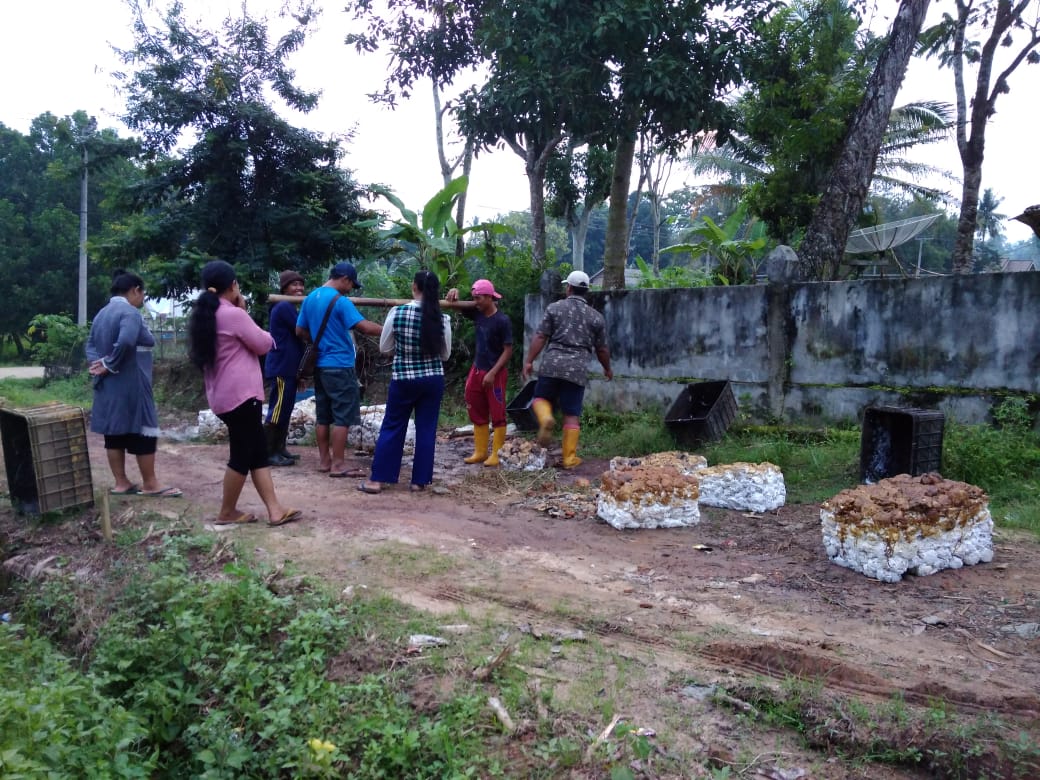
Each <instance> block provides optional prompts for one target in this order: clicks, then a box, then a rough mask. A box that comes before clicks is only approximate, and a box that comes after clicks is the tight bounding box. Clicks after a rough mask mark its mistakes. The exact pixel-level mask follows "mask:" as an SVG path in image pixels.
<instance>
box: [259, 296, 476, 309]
mask: <svg viewBox="0 0 1040 780" xmlns="http://www.w3.org/2000/svg"><path fill="white" fill-rule="evenodd" d="M305 297H306V296H303V295H281V294H280V293H272V294H270V295H268V296H267V300H269V301H271V302H273V303H279V302H281V301H289V303H303V299H304V298H305ZM348 300H349V301H350V302H351V303H353V304H354V305H355V306H378V307H381V308H384V309H389V308H390V307H391V306H403V305H404V304H406V303H411V302H412V299H411V298H354V297H350V298H348ZM476 305H477V304H476V303H475V302H474V301H441V308H442V309H472V308H475V307H476Z"/></svg>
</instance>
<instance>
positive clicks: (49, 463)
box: [0, 404, 94, 514]
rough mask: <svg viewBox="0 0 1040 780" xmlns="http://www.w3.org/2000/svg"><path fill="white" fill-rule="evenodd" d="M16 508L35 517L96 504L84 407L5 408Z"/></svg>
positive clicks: (2, 421) (0, 433)
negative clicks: (44, 513)
mask: <svg viewBox="0 0 1040 780" xmlns="http://www.w3.org/2000/svg"><path fill="white" fill-rule="evenodd" d="M0 439H2V441H3V447H4V465H5V466H6V468H7V487H8V490H9V492H10V494H11V503H12V505H14V506H15V507H16V508H17V509H18V510H19V511H22V512H28V513H32V514H42V513H43V512H53V511H57V510H59V509H68V508H70V507H76V506H83V505H85V504H93V503H94V483H93V480H92V477H91V473H90V454H89V452H88V450H87V427H86V417H85V415H84V414H83V410H82V409H80V408H79V407H78V406H67V405H65V404H51V405H48V406H38V407H32V408H28V409H0Z"/></svg>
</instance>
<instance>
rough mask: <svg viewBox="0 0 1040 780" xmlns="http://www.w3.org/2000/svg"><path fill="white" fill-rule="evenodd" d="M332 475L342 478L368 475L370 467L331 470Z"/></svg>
mask: <svg viewBox="0 0 1040 780" xmlns="http://www.w3.org/2000/svg"><path fill="white" fill-rule="evenodd" d="M329 476H330V477H335V478H336V479H342V478H343V477H367V476H368V469H343V471H330V472H329Z"/></svg>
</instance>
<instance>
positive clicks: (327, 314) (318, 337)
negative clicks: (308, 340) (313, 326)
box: [314, 293, 343, 347]
mask: <svg viewBox="0 0 1040 780" xmlns="http://www.w3.org/2000/svg"><path fill="white" fill-rule="evenodd" d="M342 297H343V293H339V294H337V295H336V297H335V298H333V299H332V303H330V304H329V308H327V309H326V310H325V316H324V317H323V318H322V320H321V325H320V326H318V333H317V335H315V336H314V346H315V347H317V346H318V342H319V341H321V334H323V333H324V332H325V326H326V325H328V324H329V317H331V316H332V309H333V307H334V306H335V305H336V301H338V300H339V299H340V298H342Z"/></svg>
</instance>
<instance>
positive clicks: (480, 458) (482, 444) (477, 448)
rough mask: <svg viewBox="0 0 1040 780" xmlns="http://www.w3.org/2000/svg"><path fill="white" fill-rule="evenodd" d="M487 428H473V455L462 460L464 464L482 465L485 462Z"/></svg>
mask: <svg viewBox="0 0 1040 780" xmlns="http://www.w3.org/2000/svg"><path fill="white" fill-rule="evenodd" d="M487 445H488V426H486V425H474V426H473V454H472V455H470V456H469V457H468V458H464V459H463V462H464V463H483V462H484V461H485V460H487V456H488V455H487Z"/></svg>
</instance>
